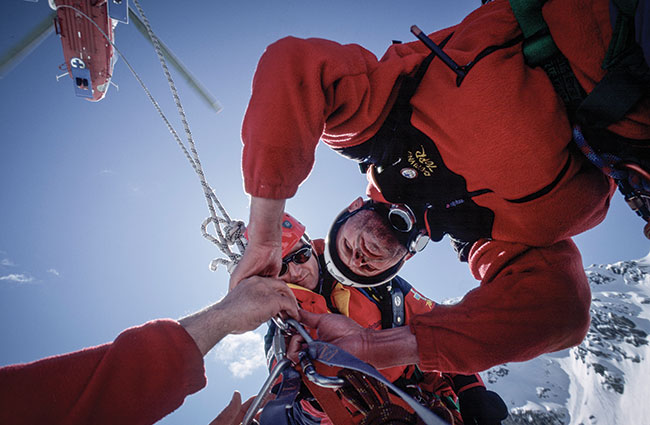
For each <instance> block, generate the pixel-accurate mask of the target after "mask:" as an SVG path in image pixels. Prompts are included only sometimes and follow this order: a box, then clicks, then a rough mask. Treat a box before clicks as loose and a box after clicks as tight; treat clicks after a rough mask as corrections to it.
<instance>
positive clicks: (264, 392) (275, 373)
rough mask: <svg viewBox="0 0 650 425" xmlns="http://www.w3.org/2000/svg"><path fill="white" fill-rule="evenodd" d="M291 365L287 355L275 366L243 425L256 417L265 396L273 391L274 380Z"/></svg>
mask: <svg viewBox="0 0 650 425" xmlns="http://www.w3.org/2000/svg"><path fill="white" fill-rule="evenodd" d="M290 365H291V360H289V359H288V358H286V357H285V358H284V359H282V360H280V361H279V362H278V363H277V364H276V365H275V367H274V368H273V370H272V371H271V373H270V374H269V377H268V378H266V381H264V385H262V388H261V389H260V392H259V393H258V394H257V397H255V400H254V401H253V404H251V407H249V408H248V411H247V412H246V415H245V416H244V420H243V421H242V425H249V424H250V423H251V421H252V420H253V417H255V414H256V413H257V410H258V409H259V408H260V406H261V405H262V402H263V401H264V397H266V395H267V394H268V393H269V391H271V386H272V385H273V382H275V380H276V379H277V378H278V376H280V374H281V373H282V371H283V370H284V369H286V368H287V367H288V366H290Z"/></svg>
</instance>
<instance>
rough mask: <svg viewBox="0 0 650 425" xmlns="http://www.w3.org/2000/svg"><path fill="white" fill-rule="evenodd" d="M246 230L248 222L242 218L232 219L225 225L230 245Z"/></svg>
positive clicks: (225, 234)
mask: <svg viewBox="0 0 650 425" xmlns="http://www.w3.org/2000/svg"><path fill="white" fill-rule="evenodd" d="M245 231H246V224H245V223H244V222H243V221H241V220H232V221H230V222H228V223H226V224H225V225H224V226H223V233H224V237H225V239H226V241H227V242H228V244H229V245H234V244H235V243H236V242H237V241H239V239H240V238H241V237H243V236H244V232H245Z"/></svg>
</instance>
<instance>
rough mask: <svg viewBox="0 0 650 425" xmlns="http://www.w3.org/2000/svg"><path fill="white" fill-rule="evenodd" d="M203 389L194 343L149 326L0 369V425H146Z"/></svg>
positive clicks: (173, 326)
mask: <svg viewBox="0 0 650 425" xmlns="http://www.w3.org/2000/svg"><path fill="white" fill-rule="evenodd" d="M205 384H206V378H205V374H204V368H203V358H202V356H201V353H200V351H199V350H198V347H197V346H196V344H195V343H194V340H193V339H192V338H191V337H190V335H189V334H188V333H187V332H186V331H185V329H183V327H181V326H180V325H179V324H178V323H177V322H175V321H172V320H157V321H153V322H149V323H146V324H144V325H142V326H139V327H134V328H131V329H127V330H126V331H124V332H122V333H121V334H120V335H119V336H118V337H117V338H116V339H115V341H114V342H112V343H108V344H104V345H100V346H97V347H92V348H86V349H83V350H81V351H77V352H74V353H69V354H64V355H60V356H54V357H50V358H47V359H43V360H39V361H36V362H33V363H27V364H19V365H12V366H6V367H3V368H0V423H2V424H13V425H18V424H36V423H43V424H45V423H49V424H69V425H72V424H94V425H100V424H120V423H122V424H127V423H128V424H152V423H154V422H156V421H158V420H159V419H161V418H162V417H164V416H165V415H167V414H169V413H171V412H172V411H174V410H175V409H176V408H178V407H179V406H180V405H181V404H182V403H183V400H184V399H185V397H186V396H187V395H189V394H192V393H195V392H197V391H198V390H200V389H201V388H203V387H204V386H205Z"/></svg>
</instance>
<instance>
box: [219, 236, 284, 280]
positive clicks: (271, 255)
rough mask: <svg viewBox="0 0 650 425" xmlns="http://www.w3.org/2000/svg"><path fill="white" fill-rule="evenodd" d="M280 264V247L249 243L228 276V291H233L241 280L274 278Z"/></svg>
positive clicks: (278, 271) (277, 245)
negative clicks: (257, 277) (258, 277)
mask: <svg viewBox="0 0 650 425" xmlns="http://www.w3.org/2000/svg"><path fill="white" fill-rule="evenodd" d="M281 264H282V247H281V245H279V244H275V245H273V244H270V245H257V244H255V243H254V242H253V241H251V242H249V244H248V246H247V247H246V251H244V256H243V257H242V259H241V260H239V263H238V264H237V267H235V270H234V271H233V272H232V275H231V276H230V284H229V289H230V290H233V289H234V288H235V287H236V286H237V285H239V283H240V282H241V281H242V280H244V279H246V278H248V277H251V276H270V277H275V276H277V275H278V273H280V265H281Z"/></svg>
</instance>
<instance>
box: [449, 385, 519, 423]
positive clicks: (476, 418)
mask: <svg viewBox="0 0 650 425" xmlns="http://www.w3.org/2000/svg"><path fill="white" fill-rule="evenodd" d="M458 403H459V405H460V414H461V416H462V417H463V423H464V424H465V425H500V424H501V421H502V420H504V419H505V418H507V417H508V408H507V407H506V404H505V403H504V402H503V399H501V397H499V394H497V393H495V392H494V391H488V390H486V389H485V387H474V388H470V389H468V390H466V391H463V392H461V393H460V394H459V395H458Z"/></svg>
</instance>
